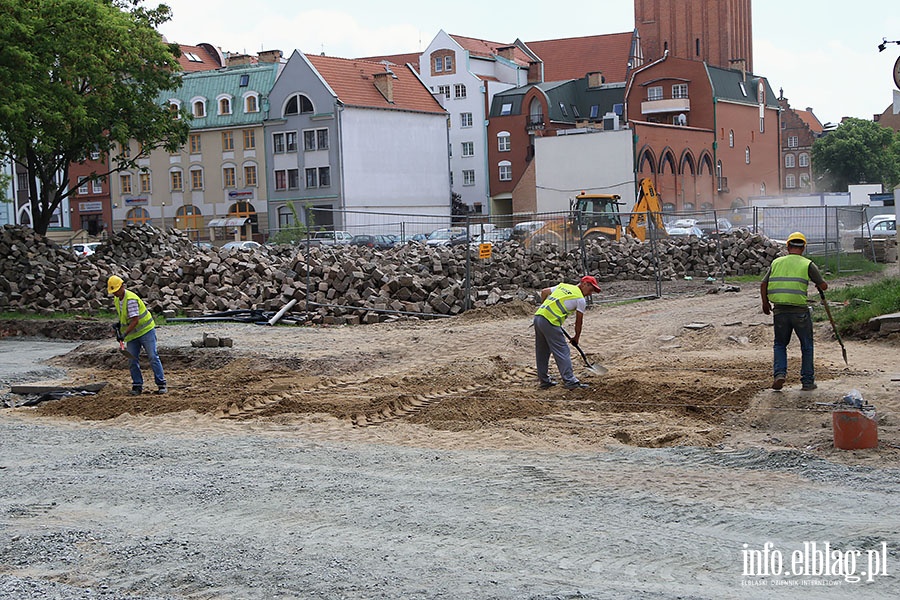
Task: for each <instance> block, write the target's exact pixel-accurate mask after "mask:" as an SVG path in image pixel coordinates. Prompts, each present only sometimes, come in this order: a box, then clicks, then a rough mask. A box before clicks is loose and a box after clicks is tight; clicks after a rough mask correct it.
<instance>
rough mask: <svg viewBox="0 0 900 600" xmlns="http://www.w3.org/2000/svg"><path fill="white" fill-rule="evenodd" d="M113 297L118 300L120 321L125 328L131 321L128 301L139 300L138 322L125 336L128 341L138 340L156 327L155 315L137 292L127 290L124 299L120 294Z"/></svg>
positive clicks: (117, 310) (117, 306)
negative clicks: (120, 297)
mask: <svg viewBox="0 0 900 600" xmlns="http://www.w3.org/2000/svg"><path fill="white" fill-rule="evenodd" d="M113 298H114V299H115V301H116V312H117V313H118V314H119V323H121V324H122V327H123V328H124V327H126V326H127V325H128V321H130V319H129V318H128V301H129V300H137V303H138V311H139V312H138V324H137V327H135V328H134V330H133V331H131V332H130V333H129V334H128V335H126V336H125V341H126V342H130V341H131V340H136V339H137V338H139V337H141V336H142V335H144V334H145V333H147V332H148V331H150V330H151V329H153V328H154V327H156V323H155V322H154V321H153V315H151V314H150V311H149V310H147V307H146V306H144V301H143V300H141V299H140V298H139V297H138V295H137V294H135V293H134V292H132V291H131V290H125V297H124V298H122V300H119V297H118V296H113Z"/></svg>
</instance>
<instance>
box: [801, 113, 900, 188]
mask: <svg viewBox="0 0 900 600" xmlns="http://www.w3.org/2000/svg"><path fill="white" fill-rule="evenodd" d="M812 161H813V170H814V172H815V174H816V176H817V177H818V178H819V181H820V184H819V185H818V188H819V189H820V190H823V191H832V192H846V191H847V186H848V185H854V184H858V183H881V184H883V185H884V187H885V188H886V189H887V190H893V189H894V187H896V186H897V184H898V183H900V134H896V133H894V132H893V131H892V130H890V129H888V128H886V127H882V126H881V125H878V124H877V123H875V122H873V121H866V120H863V119H847V120H846V121H844V122H843V123H841V124H840V126H839V127H838V128H837V129H835V130H834V131H832V132H831V133H829V134H828V135H826V136H824V137H821V138H819V139H818V140H816V142H815V143H814V144H813V147H812Z"/></svg>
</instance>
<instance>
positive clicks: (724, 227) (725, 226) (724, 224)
mask: <svg viewBox="0 0 900 600" xmlns="http://www.w3.org/2000/svg"><path fill="white" fill-rule="evenodd" d="M694 225H696V226H697V227H699V228H700V229H701V230H702V231H703V233H704V234H706V235H707V236H710V235H716V234H723V233H731V230H732V229H734V227H732V225H731V222H730V221H729V220H728V219H726V218H725V217H719V218H718V219H716V220H715V221H713V220H712V219H701V220H699V221H697V222H696V223H694ZM717 229H718V231H717Z"/></svg>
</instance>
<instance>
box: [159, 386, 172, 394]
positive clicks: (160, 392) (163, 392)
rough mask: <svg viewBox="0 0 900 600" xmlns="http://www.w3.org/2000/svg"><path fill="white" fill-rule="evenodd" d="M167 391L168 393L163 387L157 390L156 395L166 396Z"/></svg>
mask: <svg viewBox="0 0 900 600" xmlns="http://www.w3.org/2000/svg"><path fill="white" fill-rule="evenodd" d="M168 391H169V390H168V389H166V387H165V386H163V387H161V388H159V389H158V390H156V393H157V394H166V393H168Z"/></svg>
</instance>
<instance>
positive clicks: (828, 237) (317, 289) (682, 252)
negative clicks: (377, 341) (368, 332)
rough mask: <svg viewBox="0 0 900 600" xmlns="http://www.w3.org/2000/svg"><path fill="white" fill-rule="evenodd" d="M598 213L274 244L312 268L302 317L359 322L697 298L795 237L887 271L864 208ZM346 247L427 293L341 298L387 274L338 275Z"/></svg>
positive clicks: (361, 227) (444, 221)
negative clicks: (581, 290) (581, 284)
mask: <svg viewBox="0 0 900 600" xmlns="http://www.w3.org/2000/svg"><path fill="white" fill-rule="evenodd" d="M587 208H591V207H590V206H587ZM603 208H604V210H595V211H592V210H584V211H582V210H575V211H566V212H554V213H528V214H513V215H494V216H481V215H461V216H447V215H422V214H402V213H387V212H368V211H366V212H362V211H358V212H354V211H328V210H323V209H312V210H309V211H307V212H306V213H305V216H306V224H304V225H303V226H300V227H298V226H296V225H293V224H291V225H288V226H286V227H283V228H282V229H281V230H273V231H272V232H271V235H270V238H272V239H281V240H282V241H284V239H286V238H291V240H290V241H291V242H292V243H293V244H296V245H297V246H298V247H299V250H300V255H302V256H304V260H305V262H306V264H307V265H309V267H308V268H307V269H306V270H305V279H306V288H307V290H306V294H305V295H306V300H307V301H308V303H309V306H315V307H318V308H322V309H329V310H333V311H337V313H340V314H350V313H352V312H353V311H357V312H360V311H363V310H365V311H370V312H371V311H374V312H378V313H380V314H397V315H417V316H422V317H437V316H447V315H450V314H458V312H461V311H464V310H468V309H470V308H473V307H480V306H484V305H490V304H493V303H497V302H498V301H501V300H502V299H509V298H520V299H526V297H527V296H528V295H529V294H530V295H532V296H531V297H532V298H533V294H534V293H535V292H536V291H537V290H539V289H541V288H542V287H546V286H550V285H555V284H556V283H559V282H560V281H577V279H578V278H579V277H580V276H581V275H583V274H591V275H594V276H596V277H597V278H598V280H600V281H601V282H604V283H603V287H604V293H603V294H602V299H603V300H604V301H606V300H608V301H621V300H625V299H629V298H641V297H659V296H661V295H664V294H667V293H670V292H672V293H674V292H678V291H682V290H685V289H692V288H690V285H691V284H690V282H695V283H694V287H693V289H696V287H697V285H699V284H707V285H708V284H714V283H725V282H726V281H727V278H729V277H734V276H737V275H758V274H761V273H762V272H764V271H765V269H766V268H767V267H768V265H769V263H770V262H771V260H772V259H773V258H774V257H775V256H777V255H778V254H779V253H780V252H782V251H783V249H784V240H785V239H786V238H787V237H788V235H789V234H790V233H791V232H793V231H801V232H803V233H804V235H805V236H806V238H807V240H808V254H810V255H820V256H821V255H825V256H829V257H833V258H834V259H835V260H834V261H832V262H830V264H831V265H833V266H832V267H831V269H832V271H834V270H835V269H836V270H837V271H838V272H839V273H840V272H844V270H851V269H852V267H851V266H850V265H852V264H855V263H852V262H851V261H850V260H849V258H848V257H849V255H851V254H858V255H862V256H864V257H866V258H867V259H869V260H873V261H881V260H885V259H890V256H887V257H886V256H885V255H884V254H881V255H879V254H878V252H877V251H876V248H875V246H876V245H877V239H874V238H873V237H872V232H871V229H870V226H869V224H870V220H869V219H870V217H869V215H868V213H867V211H866V208H865V207H859V208H856V207H822V206H815V207H748V208H742V209H735V210H728V211H694V212H683V213H651V214H648V213H619V212H618V211H617V207H615V208H614V209H609V207H608V206H604V207H603ZM307 224H308V225H307ZM285 233H289V234H293V235H288V236H285V235H284V234H285ZM352 246H365V247H368V248H371V249H372V250H374V251H378V252H380V255H381V257H382V261H383V264H388V265H389V266H390V269H392V270H393V271H392V272H394V273H395V274H397V275H399V276H400V277H401V278H405V279H409V277H412V276H421V275H428V277H429V278H430V279H431V280H432V281H429V283H427V284H421V285H420V284H419V283H416V285H412V284H411V283H410V281H406V282H405V283H404V285H406V286H407V287H408V288H409V289H406V290H403V291H398V288H401V287H403V286H400V285H398V284H396V283H388V282H387V281H385V280H384V279H386V278H382V279H378V278H377V277H376V278H375V281H374V282H371V281H369V282H367V283H365V284H364V285H362V284H360V285H361V286H362V288H365V293H363V292H362V291H361V290H357V293H344V292H347V291H348V290H350V289H351V287H352V285H353V282H347V281H345V279H348V278H349V279H353V278H354V277H356V278H357V279H361V278H363V276H362V275H360V274H359V273H360V272H362V271H365V270H367V269H371V270H378V269H382V270H383V269H384V267H383V266H382V267H378V266H375V267H371V266H369V265H363V266H362V267H360V265H359V264H358V261H357V262H356V263H352V264H343V263H342V261H343V262H346V261H344V259H345V258H346V257H348V256H350V254H351V252H350V251H349V249H350V247H352ZM404 248H405V250H404ZM415 249H418V250H416V251H413V250H415ZM429 249H430V250H429ZM354 256H356V255H354ZM317 261H318V262H317ZM317 264H327V265H328V266H327V268H325V267H321V268H320V267H316V266H314V265H317ZM373 264H374V263H373ZM379 272H380V271H379ZM348 273H349V274H348ZM364 275H366V277H368V276H369V275H370V274H366V273H364ZM406 276H409V277H406ZM433 280H437V283H435V282H434V281H433ZM416 286H419V288H421V289H419V288H417V287H416ZM373 298H374V300H373Z"/></svg>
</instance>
